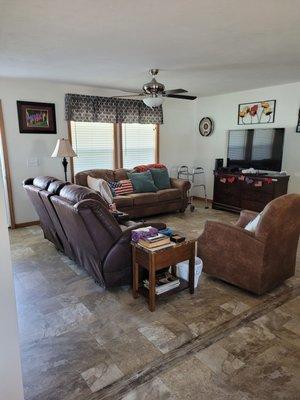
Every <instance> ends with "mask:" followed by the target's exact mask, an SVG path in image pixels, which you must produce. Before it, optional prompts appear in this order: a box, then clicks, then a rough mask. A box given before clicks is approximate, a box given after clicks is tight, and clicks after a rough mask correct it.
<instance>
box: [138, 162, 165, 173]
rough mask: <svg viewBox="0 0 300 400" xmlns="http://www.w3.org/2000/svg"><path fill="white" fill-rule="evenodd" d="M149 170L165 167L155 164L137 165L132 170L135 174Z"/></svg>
mask: <svg viewBox="0 0 300 400" xmlns="http://www.w3.org/2000/svg"><path fill="white" fill-rule="evenodd" d="M151 168H166V166H165V165H163V164H158V163H155V164H145V165H137V166H136V167H134V168H133V169H134V171H135V172H145V171H149V169H151Z"/></svg>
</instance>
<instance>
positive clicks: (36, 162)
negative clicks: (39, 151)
mask: <svg viewBox="0 0 300 400" xmlns="http://www.w3.org/2000/svg"><path fill="white" fill-rule="evenodd" d="M38 166H39V159H38V158H37V157H32V158H28V160H27V167H28V168H30V167H38Z"/></svg>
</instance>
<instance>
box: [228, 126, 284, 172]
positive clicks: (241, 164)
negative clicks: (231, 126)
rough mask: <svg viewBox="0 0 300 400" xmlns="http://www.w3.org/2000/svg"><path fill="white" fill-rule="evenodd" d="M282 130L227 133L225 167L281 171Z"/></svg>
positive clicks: (245, 130)
mask: <svg viewBox="0 0 300 400" xmlns="http://www.w3.org/2000/svg"><path fill="white" fill-rule="evenodd" d="M283 141H284V128H270V129H238V130H231V131H229V137H228V151H227V167H236V168H240V169H244V168H251V167H252V168H254V169H257V170H265V171H281V164H282V151H283Z"/></svg>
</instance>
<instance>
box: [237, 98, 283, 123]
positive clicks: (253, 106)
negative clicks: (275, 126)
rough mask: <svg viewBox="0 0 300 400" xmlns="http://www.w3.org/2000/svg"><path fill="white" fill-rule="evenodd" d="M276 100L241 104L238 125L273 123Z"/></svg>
mask: <svg viewBox="0 0 300 400" xmlns="http://www.w3.org/2000/svg"><path fill="white" fill-rule="evenodd" d="M275 109H276V100H263V101H255V102H253V103H242V104H239V109H238V125H252V124H271V123H273V122H274V121H275Z"/></svg>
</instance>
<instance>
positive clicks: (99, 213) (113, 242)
mask: <svg viewBox="0 0 300 400" xmlns="http://www.w3.org/2000/svg"><path fill="white" fill-rule="evenodd" d="M23 185H24V189H25V190H26V192H27V193H28V195H29V197H30V199H31V201H32V203H33V205H34V207H35V209H36V211H37V213H38V215H39V217H40V220H41V227H42V229H43V231H44V235H45V238H46V239H48V240H50V241H51V242H53V243H54V244H55V246H56V247H57V249H59V250H61V251H64V252H65V254H66V255H68V256H69V257H70V258H72V259H74V260H75V261H76V262H77V263H78V264H79V265H80V266H81V267H83V268H84V269H85V270H86V271H87V272H88V273H89V274H90V275H91V276H92V277H93V278H94V279H95V281H96V282H97V283H99V284H100V285H101V286H104V287H112V286H120V285H127V284H130V283H131V270H132V256H131V245H130V242H131V231H132V230H133V229H135V228H138V227H141V226H144V225H143V224H142V223H134V222H132V221H129V222H128V223H127V224H126V225H127V226H125V225H119V224H118V222H117V221H116V219H115V218H114V217H113V216H112V214H111V213H110V212H109V210H108V207H107V204H106V203H105V202H104V201H103V200H102V198H101V197H100V195H99V194H97V193H96V192H94V191H93V190H90V189H88V188H85V187H82V186H78V185H71V184H70V183H67V182H62V181H58V180H57V179H56V178H53V177H38V178H35V179H32V178H30V179H27V180H26V181H24V183H23ZM149 224H151V225H152V226H154V227H157V228H158V229H163V228H165V224H162V223H148V224H147V225H149Z"/></svg>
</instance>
